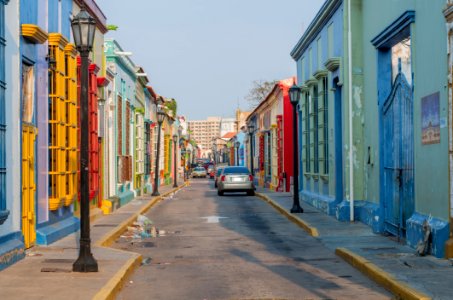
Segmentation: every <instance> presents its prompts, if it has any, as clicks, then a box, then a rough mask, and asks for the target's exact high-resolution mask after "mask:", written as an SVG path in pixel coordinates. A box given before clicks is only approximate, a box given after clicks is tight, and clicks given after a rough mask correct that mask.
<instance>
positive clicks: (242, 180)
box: [217, 166, 255, 196]
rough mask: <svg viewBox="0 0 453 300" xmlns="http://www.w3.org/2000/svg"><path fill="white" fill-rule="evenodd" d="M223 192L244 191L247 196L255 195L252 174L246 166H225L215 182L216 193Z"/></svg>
mask: <svg viewBox="0 0 453 300" xmlns="http://www.w3.org/2000/svg"><path fill="white" fill-rule="evenodd" d="M225 192H246V193H247V195H249V196H254V195H255V185H254V184H253V176H252V175H251V174H250V171H249V169H247V168H246V167H238V166H235V167H225V168H224V169H223V171H222V173H221V175H220V179H219V180H218V182H217V194H218V195H219V196H223V194H224V193H225Z"/></svg>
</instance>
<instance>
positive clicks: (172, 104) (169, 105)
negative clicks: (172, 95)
mask: <svg viewBox="0 0 453 300" xmlns="http://www.w3.org/2000/svg"><path fill="white" fill-rule="evenodd" d="M165 108H166V109H167V111H171V112H172V116H173V117H176V115H177V114H176V113H177V111H178V103H177V102H176V100H175V99H171V100H170V101H167V102H165Z"/></svg>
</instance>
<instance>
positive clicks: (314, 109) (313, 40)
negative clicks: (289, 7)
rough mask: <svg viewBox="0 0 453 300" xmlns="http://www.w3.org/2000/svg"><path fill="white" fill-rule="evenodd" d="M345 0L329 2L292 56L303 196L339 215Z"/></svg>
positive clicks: (320, 207) (342, 181) (342, 174)
mask: <svg viewBox="0 0 453 300" xmlns="http://www.w3.org/2000/svg"><path fill="white" fill-rule="evenodd" d="M343 18H344V13H343V1H326V2H325V4H324V5H323V7H322V8H321V10H320V12H319V13H318V15H317V16H316V17H315V19H314V21H313V22H312V23H311V25H310V26H309V27H308V29H307V31H306V32H305V34H304V35H303V36H302V37H301V39H300V40H299V42H298V43H297V45H296V46H295V47H294V49H293V50H292V52H291V55H292V57H293V59H294V60H295V61H296V63H297V84H298V85H299V86H300V87H301V88H302V97H301V99H300V102H299V105H298V121H299V128H300V130H299V147H300V153H301V160H300V170H301V176H300V182H299V187H300V195H301V198H302V199H303V200H304V201H306V202H308V203H310V204H311V205H313V206H315V207H317V208H319V209H321V210H323V211H324V212H325V213H327V214H330V215H335V214H336V212H337V206H338V205H339V204H340V203H341V202H342V201H343V200H344V194H343V187H344V180H343V176H344V168H343V142H342V135H343V132H342V128H343V127H342V126H343V122H342V120H343V119H344V115H343V107H344V101H343V97H344V95H343V93H342V86H343V83H344V78H343V71H342V68H343V65H342V62H343V61H344V56H343V51H344V50H343V49H344V39H343V37H344V35H343V28H344V26H343Z"/></svg>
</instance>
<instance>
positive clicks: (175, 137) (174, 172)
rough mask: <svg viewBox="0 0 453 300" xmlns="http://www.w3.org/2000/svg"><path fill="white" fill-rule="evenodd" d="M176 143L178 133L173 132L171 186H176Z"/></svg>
mask: <svg viewBox="0 0 453 300" xmlns="http://www.w3.org/2000/svg"><path fill="white" fill-rule="evenodd" d="M177 143H178V135H177V134H174V135H173V144H174V146H173V160H174V167H173V177H174V178H173V187H178V178H176V176H177V174H176V173H177V161H176V149H177V148H176V144H177Z"/></svg>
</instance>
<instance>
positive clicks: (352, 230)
mask: <svg viewBox="0 0 453 300" xmlns="http://www.w3.org/2000/svg"><path fill="white" fill-rule="evenodd" d="M257 195H258V196H259V197H261V198H263V199H265V200H266V201H268V202H271V204H273V205H274V206H279V207H281V209H282V210H285V211H284V212H283V213H285V214H286V215H291V216H292V217H295V218H297V219H299V220H301V221H302V222H303V223H305V224H309V225H310V226H312V227H313V228H312V230H316V232H318V234H319V236H314V238H317V239H319V240H320V241H321V242H322V243H323V244H324V245H325V246H327V247H328V248H330V249H331V250H332V251H336V253H337V255H339V256H341V257H342V258H344V259H345V260H346V261H348V262H349V263H351V264H352V265H353V266H354V267H356V268H357V269H359V270H360V271H362V272H363V273H365V274H366V275H368V276H369V277H371V278H372V279H374V280H376V281H377V282H378V283H380V284H382V285H383V286H384V287H386V288H387V289H389V290H390V291H391V292H393V293H394V294H395V296H397V297H399V298H402V299H430V298H432V299H451V298H452V295H453V287H452V285H451V283H452V282H453V266H452V263H451V262H450V261H449V260H446V259H438V258H435V257H434V256H431V255H428V256H425V257H420V256H417V255H416V254H415V250H414V249H412V248H410V247H409V246H407V245H405V244H402V243H401V242H398V241H397V240H396V239H394V238H392V237H387V236H384V235H379V234H374V233H373V232H372V230H371V228H370V227H369V226H367V225H365V224H363V223H361V222H354V223H350V222H340V221H338V220H336V219H335V218H334V217H331V216H328V215H326V214H325V213H323V212H321V211H319V210H317V209H316V208H314V207H312V206H310V205H309V204H307V203H305V202H303V201H301V202H302V203H301V206H302V207H303V209H304V213H302V214H290V213H289V210H290V208H291V207H292V203H293V198H292V195H291V194H290V193H277V192H272V191H269V190H268V189H263V188H258V189H257ZM301 227H303V226H301ZM304 229H305V228H304ZM312 236H313V234H312ZM382 280H385V281H386V282H382ZM411 293H412V294H411Z"/></svg>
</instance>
